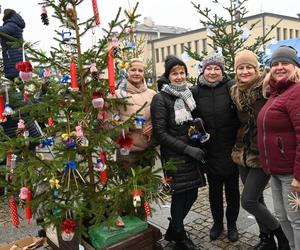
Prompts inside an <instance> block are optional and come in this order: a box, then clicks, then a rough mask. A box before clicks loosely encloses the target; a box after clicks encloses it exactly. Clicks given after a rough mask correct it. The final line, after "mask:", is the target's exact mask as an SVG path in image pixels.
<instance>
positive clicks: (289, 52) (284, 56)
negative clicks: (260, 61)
mask: <svg viewBox="0 0 300 250" xmlns="http://www.w3.org/2000/svg"><path fill="white" fill-rule="evenodd" d="M276 62H287V63H291V64H294V65H295V66H297V67H300V64H299V62H298V59H297V51H296V50H295V49H294V48H293V47H291V46H286V45H282V46H280V47H279V48H277V49H276V50H274V52H273V53H272V57H271V66H272V65H273V64H274V63H276Z"/></svg>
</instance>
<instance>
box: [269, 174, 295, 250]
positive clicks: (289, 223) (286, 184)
mask: <svg viewBox="0 0 300 250" xmlns="http://www.w3.org/2000/svg"><path fill="white" fill-rule="evenodd" d="M292 180H293V176H292V175H272V176H271V189H272V196H273V204H274V210H275V214H276V217H277V218H278V219H279V222H280V224H281V227H282V230H283V231H284V233H285V235H286V237H287V238H288V240H289V244H290V247H291V249H295V250H300V208H298V210H295V209H293V208H292V207H291V205H290V204H289V203H290V202H289V200H288V198H289V195H290V194H291V192H292V191H293V190H292V186H291V183H292ZM298 196H299V197H300V193H298Z"/></svg>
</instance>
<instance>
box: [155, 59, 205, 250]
mask: <svg viewBox="0 0 300 250" xmlns="http://www.w3.org/2000/svg"><path fill="white" fill-rule="evenodd" d="M186 76H187V68H186V65H185V64H184V62H183V61H181V60H179V59H178V58H176V57H174V56H168V57H167V59H166V61H165V73H164V74H163V76H162V77H161V78H160V79H159V81H158V85H159V86H158V89H159V90H160V93H158V94H156V95H155V96H154V97H153V100H152V103H151V117H152V126H153V133H154V136H155V138H156V140H157V141H158V143H159V144H160V150H161V157H162V162H163V164H164V163H165V162H166V161H168V160H175V161H176V160H177V161H180V162H178V163H176V169H175V170H173V171H170V170H169V171H166V177H167V178H168V179H170V186H171V189H172V191H173V194H172V202H171V220H170V224H169V228H168V230H167V232H166V235H165V239H166V240H168V241H175V242H176V245H177V247H179V248H180V249H188V250H192V249H197V248H196V247H195V245H194V244H193V242H192V241H191V239H189V238H188V237H187V235H186V232H185V230H184V225H183V220H184V218H185V217H186V215H187V214H188V212H189V211H190V209H191V207H192V205H193V203H194V202H195V201H196V199H197V195H198V187H200V186H204V185H205V180H204V176H203V174H202V172H201V168H200V167H201V163H200V161H201V160H202V161H203V156H204V152H203V151H202V150H201V149H200V148H198V147H194V146H192V144H191V142H190V139H189V136H188V130H189V128H190V126H191V125H193V118H192V115H191V111H192V110H193V109H195V107H196V103H195V101H194V99H193V96H192V93H191V91H190V90H189V89H188V87H187V83H186Z"/></svg>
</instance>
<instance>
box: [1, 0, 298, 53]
mask: <svg viewBox="0 0 300 250" xmlns="http://www.w3.org/2000/svg"><path fill="white" fill-rule="evenodd" d="M38 2H39V0H0V5H1V6H2V13H1V14H0V20H1V21H0V24H1V25H2V17H3V10H4V9H5V8H12V9H15V10H16V11H17V12H20V14H21V15H22V17H23V18H24V20H25V22H26V28H25V34H24V39H25V40H27V41H31V42H35V41H39V47H40V48H41V49H47V48H48V47H49V44H50V43H51V41H52V38H53V37H54V36H55V35H56V34H55V33H54V32H53V30H54V29H55V28H57V23H56V22H55V20H54V19H53V18H52V17H51V13H52V10H51V9H48V16H49V19H50V25H49V26H45V25H42V22H41V20H40V12H41V6H40V5H38ZM57 2H58V0H57ZM136 2H137V1H136V0H98V8H99V13H100V19H101V25H100V27H98V28H97V29H96V33H97V35H98V36H101V33H102V31H101V28H102V27H107V23H108V22H109V21H110V20H112V19H113V18H114V17H115V15H116V13H117V11H118V8H119V7H122V8H126V9H127V8H128V7H133V6H135V3H136ZM193 2H195V3H201V4H203V6H207V5H209V6H210V7H214V13H216V12H217V13H218V14H220V13H222V9H221V8H220V7H217V6H216V5H214V4H212V0H194V1H193ZM219 2H220V3H222V4H223V5H228V4H229V2H230V1H229V0H219ZM283 3H284V4H283ZM246 7H247V9H248V10H249V14H248V15H254V14H258V13H261V12H271V13H276V14H281V15H288V16H293V17H297V13H300V5H299V0H284V1H277V0H248V1H247V4H246ZM78 12H79V13H78V14H79V16H90V15H92V14H93V10H92V4H91V0H86V1H85V4H84V5H82V7H81V8H80V9H78ZM138 13H139V14H141V15H142V16H141V17H140V18H139V21H141V22H143V18H144V17H146V16H151V17H152V19H153V21H154V22H155V24H159V25H172V26H178V27H184V28H189V29H197V28H201V26H200V23H199V19H200V15H199V14H198V13H197V11H196V9H195V8H194V7H193V5H192V4H191V1H190V0H140V1H139V7H138ZM223 13H224V12H223ZM299 21H300V19H299ZM85 39H86V41H87V43H89V42H92V37H91V35H87V37H86V38H85Z"/></svg>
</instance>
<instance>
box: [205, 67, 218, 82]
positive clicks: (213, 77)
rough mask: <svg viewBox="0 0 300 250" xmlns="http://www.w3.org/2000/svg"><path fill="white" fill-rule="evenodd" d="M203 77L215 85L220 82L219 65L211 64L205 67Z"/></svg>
mask: <svg viewBox="0 0 300 250" xmlns="http://www.w3.org/2000/svg"><path fill="white" fill-rule="evenodd" d="M203 76H204V78H205V80H206V81H208V82H209V83H215V82H219V81H221V80H222V78H223V72H222V69H221V67H220V66H219V65H215V64H211V65H208V66H206V68H205V69H204V72H203Z"/></svg>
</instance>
